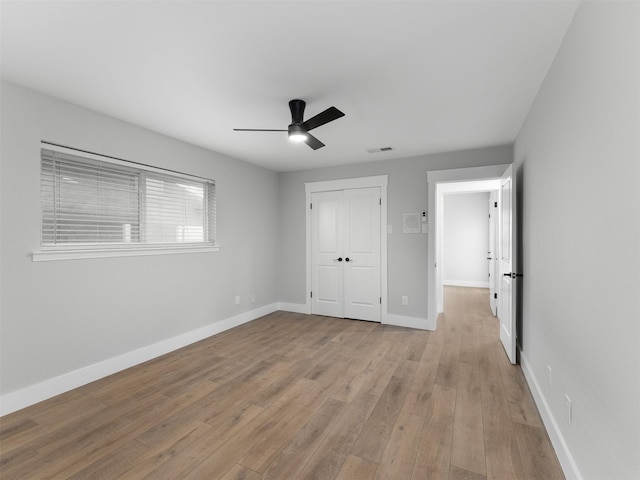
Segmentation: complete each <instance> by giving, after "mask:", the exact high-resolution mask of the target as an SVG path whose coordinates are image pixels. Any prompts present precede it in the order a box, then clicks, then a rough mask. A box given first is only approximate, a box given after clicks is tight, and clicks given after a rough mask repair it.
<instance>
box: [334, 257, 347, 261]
mask: <svg viewBox="0 0 640 480" xmlns="http://www.w3.org/2000/svg"><path fill="white" fill-rule="evenodd" d="M333 261H334V262H341V261H342V257H338V258H334V259H333ZM348 261H349V259H347V262H348Z"/></svg>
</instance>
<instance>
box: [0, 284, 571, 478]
mask: <svg viewBox="0 0 640 480" xmlns="http://www.w3.org/2000/svg"><path fill="white" fill-rule="evenodd" d="M0 430H1V437H0V438H1V442H2V443H1V447H2V450H1V456H0V472H1V477H2V479H3V480H10V479H18V478H20V479H44V478H54V479H66V478H71V479H115V478H124V479H153V480H157V479H172V480H175V479H188V480H191V479H207V480H215V479H223V480H234V479H235V480H240V479H244V480H259V479H264V480H266V479H278V480H295V479H339V480H345V479H349V480H366V479H390V480H402V479H421V480H422V479H451V480H459V479H467V480H476V479H477V480H479V479H484V478H490V479H500V480H511V479H545V480H550V479H556V478H564V477H563V474H562V471H561V469H560V466H559V464H558V461H557V459H556V456H555V454H554V451H553V449H552V447H551V444H550V442H549V439H548V437H547V433H546V431H545V430H544V427H543V426H542V424H541V421H540V418H539V416H538V412H537V410H536V407H535V405H534V403H533V400H532V398H531V394H530V393H529V390H528V388H527V385H526V383H525V380H524V378H523V375H522V372H521V370H520V368H519V367H517V366H515V367H514V366H511V365H510V364H509V363H508V361H507V358H506V355H505V354H504V352H503V350H502V349H501V345H500V343H499V340H498V326H497V321H496V319H495V318H494V317H492V316H491V314H490V311H489V309H488V293H487V290H483V289H473V288H456V287H448V288H446V292H445V314H444V315H443V316H441V317H440V320H439V323H438V330H437V331H436V332H423V331H418V330H411V329H403V328H398V327H391V326H383V325H379V324H374V323H367V322H359V321H349V320H340V319H333V318H327V317H314V316H306V315H298V314H293V313H283V312H277V313H274V314H271V315H268V316H266V317H263V318H261V319H258V320H256V321H254V322H251V323H249V324H246V325H243V326H241V327H238V328H235V329H233V330H229V331H227V332H224V333H222V334H220V335H216V336H214V337H211V338H209V339H207V340H204V341H202V342H199V343H197V344H194V345H191V346H189V347H186V348H184V349H182V350H179V351H176V352H173V353H171V354H168V355H165V356H163V357H160V358H158V359H155V360H153V361H150V362H147V363H145V364H143V365H139V366H137V367H134V368H131V369H129V370H126V371H124V372H120V373H118V374H116V375H113V376H111V377H108V378H105V379H103V380H100V381H98V382H95V383H92V384H90V385H87V386H85V387H82V388H79V389H77V390H74V391H72V392H69V393H67V394H64V395H61V396H58V397H56V398H53V399H50V400H48V401H46V402H43V403H40V404H38V405H34V406H32V407H29V408H27V409H24V410H22V411H19V412H16V413H14V414H11V415H8V416H5V417H3V418H2V420H1V425H0Z"/></svg>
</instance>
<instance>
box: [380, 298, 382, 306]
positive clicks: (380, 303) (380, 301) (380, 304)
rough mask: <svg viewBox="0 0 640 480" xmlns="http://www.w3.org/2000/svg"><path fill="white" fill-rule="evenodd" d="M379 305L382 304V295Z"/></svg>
mask: <svg viewBox="0 0 640 480" xmlns="http://www.w3.org/2000/svg"><path fill="white" fill-rule="evenodd" d="M380 305H382V297H380Z"/></svg>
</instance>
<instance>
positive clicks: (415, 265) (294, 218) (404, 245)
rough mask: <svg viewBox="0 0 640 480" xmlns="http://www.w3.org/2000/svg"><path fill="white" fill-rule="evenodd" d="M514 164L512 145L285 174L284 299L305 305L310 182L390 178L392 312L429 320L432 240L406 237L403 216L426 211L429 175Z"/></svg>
mask: <svg viewBox="0 0 640 480" xmlns="http://www.w3.org/2000/svg"><path fill="white" fill-rule="evenodd" d="M511 161H512V147H511V146H510V145H507V146H499V147H491V148H482V149H477V150H465V151H460V152H450V153H442V154H433V155H424V156H420V157H412V158H404V159H394V160H382V161H377V162H368V163H360V164H354V165H348V166H343V167H332V168H322V169H315V170H303V171H298V172H287V173H282V174H280V232H281V234H280V254H279V258H280V266H279V270H278V273H279V279H278V285H279V292H280V300H281V301H283V302H289V303H297V304H304V303H305V284H306V283H305V282H306V277H305V272H306V266H305V258H306V254H305V190H304V184H305V182H315V181H321V180H335V179H340V178H354V177H366V176H370V175H389V187H388V203H387V206H388V210H387V212H388V224H390V225H392V228H393V233H392V234H390V235H389V236H388V259H387V260H388V262H387V263H388V275H389V277H388V289H389V292H388V305H389V313H391V314H396V315H404V316H408V317H415V318H425V319H426V318H427V288H428V285H427V235H426V234H403V233H402V214H403V213H415V212H421V211H423V210H427V174H426V172H427V171H428V170H443V169H450V168H463V167H477V166H483V165H500V164H507V163H510V162H511ZM383 295H384V292H383ZM403 295H407V296H408V297H409V305H402V296H403Z"/></svg>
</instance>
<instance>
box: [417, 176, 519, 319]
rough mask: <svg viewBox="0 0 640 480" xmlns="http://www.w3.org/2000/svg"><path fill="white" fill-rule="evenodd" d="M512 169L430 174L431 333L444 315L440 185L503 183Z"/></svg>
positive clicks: (428, 264)
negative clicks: (439, 251)
mask: <svg viewBox="0 0 640 480" xmlns="http://www.w3.org/2000/svg"><path fill="white" fill-rule="evenodd" d="M508 167H509V165H488V166H484V167H469V168H456V169H451V170H432V171H428V172H427V183H428V195H429V207H428V212H429V217H428V223H429V238H428V242H429V243H428V247H427V285H428V289H429V292H428V296H427V309H428V310H427V311H428V318H427V321H428V326H427V328H428V329H429V330H435V329H436V327H437V326H438V325H437V321H438V314H439V313H441V312H442V307H443V305H442V268H437V267H436V264H437V263H438V261H439V262H440V263H439V265H442V259H441V258H440V259H438V245H439V244H441V243H442V224H441V220H442V216H443V209H442V205H443V203H444V202H443V199H444V196H443V195H444V194H443V191H444V190H445V189H446V187H444V188H439V187H438V186H439V185H446V184H450V183H454V182H470V181H477V180H494V179H500V178H501V177H502V174H503V173H504V172H505V170H506V169H507V168H508Z"/></svg>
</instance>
